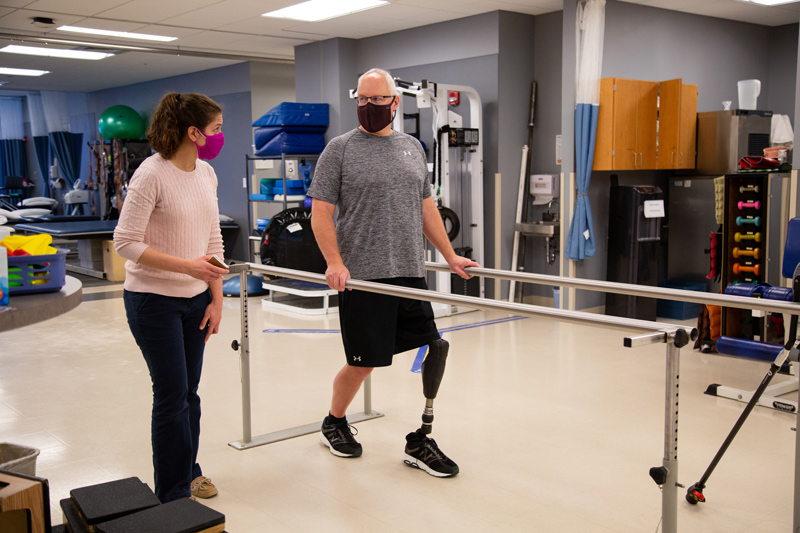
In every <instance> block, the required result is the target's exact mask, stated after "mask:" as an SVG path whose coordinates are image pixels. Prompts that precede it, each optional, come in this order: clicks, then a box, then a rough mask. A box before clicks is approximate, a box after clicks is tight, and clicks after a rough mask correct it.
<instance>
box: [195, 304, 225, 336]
mask: <svg viewBox="0 0 800 533" xmlns="http://www.w3.org/2000/svg"><path fill="white" fill-rule="evenodd" d="M220 322H222V300H219V301H216V300H212V301H211V303H210V304H208V307H206V312H205V314H204V315H203V320H202V321H201V322H200V329H205V327H206V326H208V329H207V330H206V338H205V340H204V341H203V342H204V343H206V342H208V339H210V338H211V335H214V334H216V333H219V324H220Z"/></svg>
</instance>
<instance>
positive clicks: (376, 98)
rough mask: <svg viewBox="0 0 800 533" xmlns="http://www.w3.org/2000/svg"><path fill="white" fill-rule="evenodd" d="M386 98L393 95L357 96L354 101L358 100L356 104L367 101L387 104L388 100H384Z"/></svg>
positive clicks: (363, 103)
mask: <svg viewBox="0 0 800 533" xmlns="http://www.w3.org/2000/svg"><path fill="white" fill-rule="evenodd" d="M388 98H394V96H391V95H389V96H359V97H358V98H356V101H357V102H358V105H367V102H370V103H373V104H375V105H381V104H388V103H389V102H387V101H386V100H387V99H388Z"/></svg>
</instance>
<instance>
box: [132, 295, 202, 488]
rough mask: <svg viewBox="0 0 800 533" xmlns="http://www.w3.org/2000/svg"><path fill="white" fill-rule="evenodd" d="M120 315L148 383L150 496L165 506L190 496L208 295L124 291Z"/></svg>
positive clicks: (196, 472)
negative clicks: (124, 316)
mask: <svg viewBox="0 0 800 533" xmlns="http://www.w3.org/2000/svg"><path fill="white" fill-rule="evenodd" d="M123 300H124V302H125V312H126V313H127V315H128V325H129V326H130V328H131V333H133V337H134V339H136V344H138V345H139V348H140V349H141V350H142V355H144V359H145V361H146V362H147V367H148V368H149V369H150V379H151V380H152V382H153V418H152V427H151V439H152V443H153V468H154V470H155V482H156V491H155V492H156V496H158V499H159V500H161V502H162V503H167V502H169V501H172V500H177V499H179V498H187V497H189V496H190V495H191V490H190V485H191V482H192V480H193V479H194V478H196V477H198V476H201V475H203V474H202V471H201V470H200V465H198V464H197V448H198V443H199V440H200V396H198V395H197V387H198V384H199V383H200V374H201V372H202V369H203V350H204V349H205V343H204V340H205V335H206V329H200V322H201V321H202V320H203V315H204V314H205V310H206V307H207V306H208V304H210V303H211V292H210V291H206V292H203V293H201V294H198V295H197V296H194V297H192V298H176V297H171V296H162V295H160V294H152V293H141V292H130V291H127V290H126V291H124V294H123Z"/></svg>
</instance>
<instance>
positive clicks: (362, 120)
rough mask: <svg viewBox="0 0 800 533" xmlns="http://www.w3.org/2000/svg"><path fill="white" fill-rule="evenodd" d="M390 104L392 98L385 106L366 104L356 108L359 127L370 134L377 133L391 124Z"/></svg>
mask: <svg viewBox="0 0 800 533" xmlns="http://www.w3.org/2000/svg"><path fill="white" fill-rule="evenodd" d="M392 103H394V98H392V101H391V102H390V103H389V104H388V105H387V104H384V105H375V104H373V103H372V102H367V103H366V105H360V106H358V122H359V124H361V127H362V128H364V129H365V130H366V131H368V132H370V133H377V132H379V131H381V130H382V129H383V128H385V127H386V126H388V125H389V124H391V123H392V119H393V118H394V117H393V116H392Z"/></svg>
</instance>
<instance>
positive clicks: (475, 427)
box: [0, 284, 797, 533]
mask: <svg viewBox="0 0 800 533" xmlns="http://www.w3.org/2000/svg"><path fill="white" fill-rule="evenodd" d="M121 296H122V288H121V285H119V284H113V285H105V286H98V287H86V288H85V290H84V301H83V303H81V305H80V306H79V307H78V308H76V309H75V310H73V311H71V312H69V313H67V314H65V315H62V316H60V317H57V318H54V319H51V320H49V321H47V322H43V323H40V324H37V325H32V326H28V327H25V328H21V329H17V330H14V331H10V332H6V333H2V334H0V441H4V442H14V443H19V444H23V445H26V446H31V447H36V448H39V449H40V450H41V455H40V456H39V458H38V462H37V475H39V476H42V477H45V478H47V479H49V482H50V489H51V509H52V512H53V517H54V524H57V523H60V522H61V513H60V509H59V507H58V502H59V500H60V499H62V498H66V497H68V495H69V491H70V490H71V489H73V488H77V487H82V486H86V485H90V484H94V483H100V482H105V481H111V480H114V479H119V478H123V477H129V476H138V477H139V478H141V479H142V480H143V481H145V482H147V483H148V484H150V485H151V486H152V483H153V473H152V464H151V453H150V440H149V439H150V436H149V427H150V406H151V390H150V381H149V376H148V372H147V368H146V366H145V363H144V360H143V359H142V357H141V354H140V353H139V351H138V349H137V347H136V344H135V343H134V340H133V338H132V337H131V335H130V333H129V330H128V327H127V323H126V319H125V312H124V308H123V303H122V297H121ZM249 308H250V336H251V351H252V370H251V372H252V389H253V390H252V399H253V434H254V435H260V434H263V433H267V432H270V431H275V430H280V429H285V428H289V427H293V426H299V425H303V424H306V423H310V422H315V421H319V420H321V419H322V417H323V416H324V415H325V414H326V413H327V408H328V405H329V399H330V392H331V380H332V378H333V376H334V374H335V373H336V372H337V371H338V369H339V368H340V367H341V366H342V364H343V351H342V347H341V342H340V338H339V335H338V334H335V333H322V332H310V333H293V332H272V333H268V332H264V330H267V329H280V330H286V329H301V328H302V329H313V330H326V329H337V328H338V318H337V315H328V316H327V317H325V316H323V317H319V316H318V317H308V316H302V315H297V314H290V313H285V312H275V311H268V310H264V309H263V308H262V306H261V304H260V301H259V299H258V298H251V300H250V305H249ZM508 316H509V315H507V314H504V313H500V312H482V311H477V312H471V313H464V314H459V315H456V316H452V317H447V318H440V319H438V320H437V323H438V325H439V327H440V329H443V328H448V327H454V326H457V325H462V326H472V327H465V328H464V329H459V330H457V331H451V332H447V333H445V334H444V336H445V338H446V339H448V340H449V341H450V343H451V350H450V357H449V359H448V368H447V372H446V374H445V376H444V380H443V383H442V387H441V389H440V391H439V396H438V398H437V399H436V403H435V414H436V421H435V424H434V432H433V435H432V436H433V437H434V438H436V440H437V442H438V443H439V445H440V446H441V448H442V449H443V450H444V451H445V452H446V453H447V454H448V455H449V456H450V457H451V458H453V459H454V460H455V461H456V462H457V463H458V464H459V466H460V468H461V473H460V474H459V475H458V476H456V477H455V478H452V479H437V478H434V477H431V476H429V475H427V474H425V473H424V472H422V471H420V470H415V469H412V468H409V467H406V466H404V465H403V462H402V456H403V446H404V442H405V441H404V436H405V435H406V433H408V432H409V431H413V430H414V429H415V428H417V427H418V426H419V422H420V415H421V413H422V408H423V405H424V399H423V396H422V387H421V381H420V375H419V374H415V373H412V372H411V371H410V370H411V367H412V364H413V361H414V358H415V356H416V354H415V353H412V352H409V353H405V354H400V355H398V356H396V358H395V364H394V365H393V366H392V367H389V368H385V369H379V370H376V371H375V373H374V375H373V382H372V384H373V387H372V388H373V398H372V404H373V408H374V409H375V410H377V411H380V412H382V413H385V416H384V417H382V418H379V419H376V420H371V421H366V422H363V423H359V424H357V425H356V427H357V429H358V437H357V438H358V439H359V441H360V442H361V443H362V444H363V446H364V455H363V456H362V457H360V458H358V459H341V458H337V457H334V456H333V455H331V454H330V453H329V452H328V450H327V448H325V447H323V446H322V445H321V444H320V442H319V437H318V434H312V435H307V436H304V437H299V438H295V439H291V440H286V441H282V442H279V443H275V444H271V445H267V446H260V447H257V448H252V449H249V450H244V451H238V450H236V449H234V448H232V447H230V446H229V445H228V443H229V442H231V441H236V440H239V439H241V438H242V404H241V387H240V371H239V368H240V364H239V357H238V355H237V353H236V352H234V351H233V350H232V349H231V347H230V345H231V341H232V340H234V339H238V338H239V337H240V309H239V300H238V298H229V299H226V301H225V306H224V317H223V323H222V330H221V332H220V334H219V335H216V336H214V337H213V338H212V339H211V341H210V342H209V344H208V346H207V349H206V356H205V368H204V372H203V379H202V383H201V389H200V394H201V397H202V401H203V403H202V406H203V407H202V408H203V415H202V435H201V449H200V462H201V465H202V466H203V469H204V472H205V474H206V475H207V476H209V477H210V478H211V479H213V481H214V483H215V484H216V485H217V487H218V488H219V491H220V493H219V495H218V496H217V497H215V498H213V499H210V500H205V501H204V502H205V503H206V504H207V505H208V506H210V507H212V508H214V509H217V510H218V511H221V512H222V513H224V514H225V516H226V522H227V531H229V532H235V533H240V532H261V531H271V532H290V531H291V532H305V531H326V532H339V531H342V532H343V531H348V532H349V531H365V532H372V531H380V532H384V531H397V532H414V533H419V532H427V531H429V532H471V531H475V532H484V531H492V532H494V531H497V532H505V531H533V532H598V533H609V532H618V533H625V532H636V533H640V532H655V531H660V528H659V521H660V518H661V492H660V489H659V487H658V486H657V485H656V484H655V483H654V482H653V481H652V480H651V479H650V477H649V476H648V470H649V469H650V467H653V466H660V465H661V462H662V458H663V454H664V451H663V448H664V395H665V392H664V384H665V347H664V345H663V344H659V345H650V346H646V347H641V348H635V349H631V348H624V347H623V344H622V341H623V337H624V336H625V335H626V333H630V332H625V331H621V330H615V329H602V328H596V327H589V326H582V325H574V324H567V323H559V322H555V321H551V320H546V319H539V318H524V319H520V320H509V321H499V322H498V323H494V324H482V323H484V322H487V321H495V322H497V321H498V319H503V318H507V317H508ZM685 323H686V324H691V323H692V321H687V322H685ZM766 370H767V365H766V364H763V363H755V362H750V361H745V360H736V359H732V358H725V357H720V356H715V355H703V354H700V353H699V352H696V351H693V350H691V349H690V347H687V348H685V349H683V350H682V354H681V381H680V391H681V396H680V417H679V420H680V424H679V427H680V433H679V456H678V457H679V473H678V477H679V480H680V482H681V483H683V484H685V485H686V486H689V485H691V484H692V483H694V482H696V481H697V480H698V479H699V478H700V476H701V475H702V473H703V471H704V470H705V468H706V467H707V465H708V464H709V462H710V461H711V459H712V457H713V456H714V454H715V453H716V451H717V449H718V448H719V446H720V444H721V443H722V441H723V439H724V438H725V436H726V435H727V433H728V431H729V430H730V428H731V427H732V426H733V424H734V422H735V420H736V419H737V417H738V416H739V414H740V412H741V411H742V409H743V408H744V404H742V403H737V402H734V401H732V400H727V399H722V398H716V397H712V396H708V395H705V394H703V391H704V390H705V389H706V387H707V386H708V384H710V383H722V384H725V385H729V386H732V387H740V388H743V389H754V388H755V387H756V386H757V385H758V383H759V382H760V381H761V379H762V378H763V376H764V374H765V372H766ZM785 379H788V378H787V377H786V376H778V377H776V378H775V382H778V381H781V380H785ZM787 398H788V399H796V398H797V396H796V394H794V393H793V394H791V395H789V396H787ZM362 409H363V403H362V395H361V394H359V395H358V396H357V398H356V400H355V402H354V404H353V406H352V407H351V411H352V412H357V411H360V410H362ZM795 424H796V417H795V416H794V415H791V414H787V413H784V412H778V411H774V410H770V409H766V408H761V407H758V408H756V409H755V410H754V412H753V413H752V415H751V416H750V418H749V419H748V421H747V423H746V424H745V425H744V427H743V428H742V430H741V432H740V434H739V436H738V437H737V438H736V440H735V441H734V443H733V445H732V446H731V448H730V449H729V451H728V453H727V454H726V455H725V457H724V458H723V459H722V462H721V463H720V465H719V466H718V467H717V469H716V471H715V472H714V475H713V476H712V477H711V479H710V480H709V483H708V487H707V489H706V491H705V494H706V497H707V498H708V502H707V503H705V504H703V505H698V506H690V505H689V504H688V503H686V502H685V501H684V494H685V490H683V489H679V494H678V498H679V502H678V524H679V531H681V532H692V533H737V532H741V533H745V532H746V533H773V532H788V531H790V530H791V524H792V512H793V505H796V502H795V499H794V495H793V486H794V453H795V452H794V449H795V432H794V431H792V428H793V427H794V426H795Z"/></svg>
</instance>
